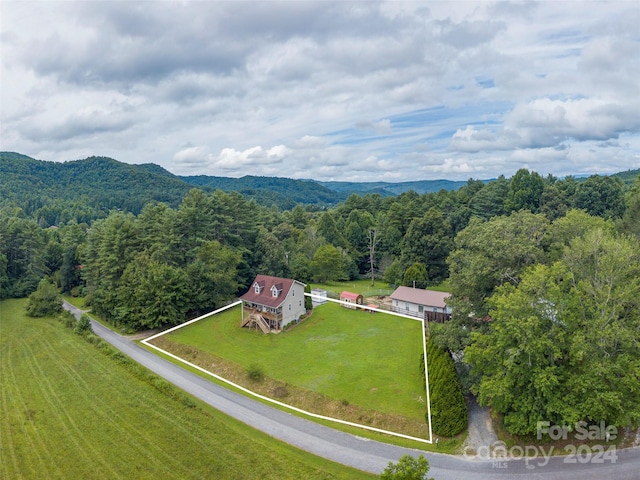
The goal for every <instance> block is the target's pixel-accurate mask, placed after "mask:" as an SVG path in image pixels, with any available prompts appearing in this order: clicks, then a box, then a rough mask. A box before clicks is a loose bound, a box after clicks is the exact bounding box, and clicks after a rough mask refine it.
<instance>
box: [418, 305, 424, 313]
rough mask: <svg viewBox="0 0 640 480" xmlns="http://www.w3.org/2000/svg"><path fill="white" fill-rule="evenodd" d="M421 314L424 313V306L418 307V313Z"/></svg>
mask: <svg viewBox="0 0 640 480" xmlns="http://www.w3.org/2000/svg"><path fill="white" fill-rule="evenodd" d="M422 312H424V306H423V305H418V313H422Z"/></svg>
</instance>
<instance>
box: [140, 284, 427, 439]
mask: <svg viewBox="0 0 640 480" xmlns="http://www.w3.org/2000/svg"><path fill="white" fill-rule="evenodd" d="M305 296H307V297H312V298H317V299H320V298H321V299H322V300H328V301H331V302H335V303H339V304H342V305H346V306H350V307H353V306H354V304H353V303H349V302H343V301H341V300H335V299H332V298H326V297H317V296H315V295H312V294H310V293H307V292H305ZM240 304H242V300H238V301H236V302H233V303H231V304H229V305H227V306H225V307H222V308H219V309H217V310H214V311H213V312H209V313H206V314H204V315H201V316H200V317H197V318H194V319H193V320H189V321H188V322H185V323H182V324H180V325H177V326H175V327H173V328H170V329H168V330H165V331H163V332H160V333H157V334H155V335H152V336H151V337H148V338H145V339H144V340H142V341H141V342H140V343H143V344H144V345H146V346H147V347H149V348H153V349H154V350H157V351H159V352H161V353H163V354H164V355H167V356H169V357H171V358H173V359H175V360H178V361H179V362H182V363H184V364H185V365H189V366H190V367H192V368H195V369H196V370H198V371H200V372H202V373H205V374H207V375H209V376H211V377H213V378H215V379H216V380H219V381H221V382H223V383H226V384H227V385H231V386H232V387H234V388H237V389H238V390H241V391H242V392H244V393H246V394H248V395H251V396H253V397H256V398H259V399H260V400H264V401H266V402H269V403H273V404H274V405H278V406H280V407H283V408H287V409H289V410H293V411H294V412H298V413H301V414H303V415H306V416H309V417H312V418H317V419H320V420H326V421H329V422H334V423H339V424H341V425H347V426H350V427H356V428H362V429H364V430H369V431H372V432H377V433H384V434H386V435H391V436H394V437H399V438H404V439H406V440H413V441H416V442H421V443H428V444H433V433H432V430H431V398H430V395H429V371H428V367H427V344H426V336H425V328H424V319H421V318H416V317H411V316H409V315H403V314H401V313H395V312H390V311H388V310H381V309H379V308H374V307H365V306H363V305H359V307H360V308H366V309H367V310H372V311H376V312H381V313H386V314H389V315H395V316H396V317H404V318H408V319H410V320H416V321H419V322H420V323H421V329H422V348H423V351H424V370H425V380H426V382H425V383H426V395H427V417H428V424H429V439H428V440H427V439H424V438H418V437H413V436H411V435H405V434H404V433H398V432H392V431H389V430H384V429H381V428H376V427H370V426H368V425H362V424H360V423H354V422H349V421H347V420H341V419H339V418H334V417H327V416H325V415H320V414H317V413H313V412H309V411H307V410H303V409H301V408H298V407H294V406H293V405H289V404H287V403H283V402H280V401H278V400H275V399H273V398H269V397H265V396H264V395H261V394H259V393H257V392H254V391H252V390H249V389H248V388H245V387H243V386H242V385H238V384H237V383H234V382H232V381H231V380H228V379H226V378H224V377H221V376H220V375H217V374H215V373H213V372H210V371H209V370H206V369H204V368H202V367H200V366H198V365H195V364H193V363H191V362H189V361H187V360H185V359H183V358H180V357H178V356H177V355H174V354H173V353H170V352H167V351H166V350H164V349H162V348H160V347H157V346H155V345H151V344H150V343H149V342H150V341H152V340H154V339H156V338H158V337H161V336H162V335H166V334H167V333H171V332H173V331H175V330H178V329H180V328H183V327H186V326H187V325H191V324H192V323H195V322H198V321H200V320H202V319H204V318H207V317H210V316H212V315H215V314H217V313H221V312H223V311H225V310H228V309H230V308H233V307H235V306H237V305H240Z"/></svg>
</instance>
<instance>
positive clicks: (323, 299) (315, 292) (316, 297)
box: [311, 288, 327, 308]
mask: <svg viewBox="0 0 640 480" xmlns="http://www.w3.org/2000/svg"><path fill="white" fill-rule="evenodd" d="M311 303H313V308H316V307H317V306H318V305H322V304H323V303H327V291H326V290H322V289H321V288H314V289H312V290H311Z"/></svg>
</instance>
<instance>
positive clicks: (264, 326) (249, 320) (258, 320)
mask: <svg viewBox="0 0 640 480" xmlns="http://www.w3.org/2000/svg"><path fill="white" fill-rule="evenodd" d="M245 326H249V327H253V326H256V327H258V328H259V329H260V330H262V333H269V332H270V331H271V328H269V323H267V321H266V320H265V319H264V317H263V316H262V315H260V314H259V313H252V314H250V315H247V316H246V317H245V318H244V320H243V321H242V322H241V323H240V327H245Z"/></svg>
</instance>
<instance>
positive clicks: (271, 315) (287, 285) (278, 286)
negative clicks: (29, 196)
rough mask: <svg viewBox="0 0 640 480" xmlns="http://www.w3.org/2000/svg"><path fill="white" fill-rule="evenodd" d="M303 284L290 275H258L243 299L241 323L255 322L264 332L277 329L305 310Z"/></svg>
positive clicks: (245, 324)
mask: <svg viewBox="0 0 640 480" xmlns="http://www.w3.org/2000/svg"><path fill="white" fill-rule="evenodd" d="M304 287H305V284H304V283H301V282H298V281H297V280H292V279H290V278H280V277H270V276H268V275H258V276H257V277H256V278H255V280H254V281H253V282H252V283H251V286H250V287H249V290H247V293H245V294H244V295H242V296H241V297H240V300H242V302H243V317H242V323H241V326H243V327H244V326H250V325H255V326H257V327H259V328H260V329H261V330H262V331H263V332H265V333H268V332H269V331H272V330H274V331H280V330H282V329H283V328H284V327H285V326H286V325H288V324H289V323H291V322H293V321H296V320H298V319H299V318H300V317H301V316H302V315H304V314H305V313H306V309H305V306H304Z"/></svg>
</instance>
